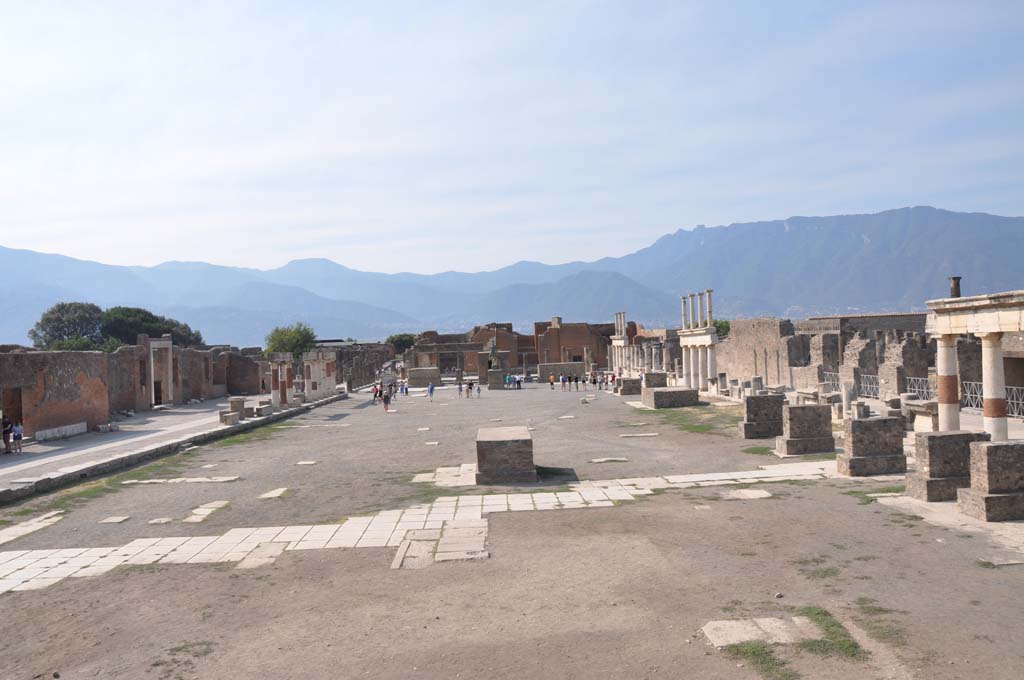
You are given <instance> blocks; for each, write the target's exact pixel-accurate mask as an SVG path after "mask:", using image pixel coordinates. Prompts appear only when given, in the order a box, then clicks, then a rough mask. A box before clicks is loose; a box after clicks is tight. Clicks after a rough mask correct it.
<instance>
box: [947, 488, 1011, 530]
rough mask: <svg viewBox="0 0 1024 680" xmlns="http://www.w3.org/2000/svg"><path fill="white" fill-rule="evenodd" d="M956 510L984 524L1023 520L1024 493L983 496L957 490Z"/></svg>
mask: <svg viewBox="0 0 1024 680" xmlns="http://www.w3.org/2000/svg"><path fill="white" fill-rule="evenodd" d="M957 509H958V510H960V512H962V513H963V514H965V515H967V516H968V517H974V518H975V519H980V520H984V521H986V522H1008V521H1012V520H1021V519H1024V493H1004V494H985V493H981V492H980V491H977V490H976V489H973V488H971V489H958V490H957Z"/></svg>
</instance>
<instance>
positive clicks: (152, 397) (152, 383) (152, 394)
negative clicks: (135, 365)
mask: <svg viewBox="0 0 1024 680" xmlns="http://www.w3.org/2000/svg"><path fill="white" fill-rule="evenodd" d="M148 363H149V366H148V369H149V405H150V406H154V405H155V404H156V373H154V371H155V370H156V367H155V366H154V363H155V362H154V360H153V348H152V347H150V349H149V362H148Z"/></svg>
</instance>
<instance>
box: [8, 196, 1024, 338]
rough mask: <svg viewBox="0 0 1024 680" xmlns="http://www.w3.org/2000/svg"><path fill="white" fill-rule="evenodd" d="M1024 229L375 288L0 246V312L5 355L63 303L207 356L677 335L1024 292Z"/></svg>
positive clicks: (933, 225) (854, 218)
mask: <svg viewBox="0 0 1024 680" xmlns="http://www.w3.org/2000/svg"><path fill="white" fill-rule="evenodd" d="M1022 252H1024V218H1022V217H1000V216H996V215H988V214H985V213H957V212H951V211H946V210H939V209H936V208H928V207H916V208H901V209H898V210H888V211H884V212H881V213H875V214H867V215H835V216H829V217H791V218H789V219H785V220H771V221H764V222H749V223H738V224H731V225H728V226H722V227H711V228H708V227H698V228H696V229H693V230H684V229H680V230H677V231H675V232H673V233H670V234H666V235H665V236H662V237H661V238H659V239H658V240H657V241H655V243H653V244H651V245H650V246H648V247H646V248H642V249H640V250H638V251H636V252H635V253H631V254H629V255H625V256H623V257H615V258H613V257H609V258H602V259H600V260H597V261H595V262H589V263H588V262H570V263H566V264H560V265H546V264H542V263H539V262H530V261H521V262H516V263H515V264H512V265H509V266H507V267H502V268H500V269H497V270H494V271H489V272H476V273H467V272H444V273H440V274H433V275H426V274H412V273H397V274H381V273H374V272H363V271H358V270H355V269H350V268H348V267H345V266H343V265H340V264H337V263H335V262H332V261H330V260H325V259H306V260H295V261H292V262H289V263H287V264H285V265H283V266H281V267H278V268H275V269H270V270H258V269H251V268H241V267H225V266H220V265H212V264H207V263H203V262H167V263H163V264H161V265H158V266H155V267H124V266H115V265H104V264H100V263H96V262H88V261H83V260H76V259H74V258H70V257H66V256H62V255H49V254H43V253H36V252H33V251H28V250H11V249H6V248H2V247H0V267H2V271H3V272H4V274H5V278H4V289H5V292H6V293H7V295H6V297H7V300H8V301H7V303H6V313H5V314H4V315H3V321H2V322H0V343H4V342H26V333H27V331H28V329H29V328H30V327H31V325H32V324H33V323H34V322H35V321H36V319H38V317H39V315H40V314H41V313H42V311H43V310H45V309H46V308H47V307H48V306H50V305H51V304H53V303H55V302H59V301H62V300H81V301H88V302H95V303H96V304H99V305H101V306H104V307H108V306H112V305H118V304H121V305H138V306H143V307H148V308H150V309H152V310H153V311H154V312H157V313H159V314H166V315H170V316H174V317H176V318H178V319H180V320H181V321H185V322H186V323H189V324H190V325H191V326H193V327H194V328H198V329H199V330H201V331H202V332H203V334H204V337H205V338H206V339H207V341H208V342H211V343H214V342H216V343H231V344H236V345H252V344H261V343H262V341H263V336H264V335H265V334H266V332H267V331H269V330H270V328H272V327H273V326H275V325H279V324H284V323H291V322H293V321H300V320H301V321H306V322H307V323H310V324H311V325H313V327H314V328H316V330H317V332H318V333H319V334H320V335H321V336H324V337H327V336H331V337H337V336H341V337H345V336H353V337H358V338H363V339H370V338H379V337H383V336H386V335H388V334H390V333H393V332H397V331H413V332H415V331H419V330H423V329H426V328H436V329H437V330H442V331H453V330H464V329H466V328H468V327H470V326H472V325H473V324H477V323H485V322H488V321H512V322H513V323H515V324H516V327H517V328H519V329H520V330H522V331H524V332H525V331H528V330H529V329H530V325H529V324H530V323H532V322H533V321H539V320H544V319H547V318H550V317H551V316H555V315H558V316H562V317H564V318H565V319H566V320H567V321H594V322H610V321H611V319H612V314H613V313H614V312H615V311H620V310H625V311H626V312H627V313H628V314H629V317H630V318H631V319H636V320H638V321H641V322H643V323H646V324H648V325H649V326H662V325H666V324H675V323H678V315H679V302H678V300H679V295H680V294H683V293H689V292H693V291H697V290H704V289H705V288H713V289H714V290H715V298H714V309H715V312H716V315H717V316H719V317H720V318H728V317H735V316H755V315H762V314H775V315H789V316H795V317H799V316H804V315H807V314H815V313H818V314H827V313H844V312H866V311H897V310H911V309H923V308H924V302H925V300H927V299H931V298H935V297H942V296H943V295H945V294H946V292H947V290H948V287H947V283H946V277H947V276H949V275H950V274H959V275H962V276H963V277H964V292H965V294H972V293H981V292H989V291H996V290H1007V289H1016V288H1024V267H1022V265H1021V256H1020V253H1022Z"/></svg>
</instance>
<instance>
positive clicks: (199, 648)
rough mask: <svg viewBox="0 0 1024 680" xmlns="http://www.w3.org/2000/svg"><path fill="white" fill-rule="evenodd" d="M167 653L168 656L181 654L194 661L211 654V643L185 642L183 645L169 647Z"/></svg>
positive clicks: (206, 641) (205, 641)
mask: <svg viewBox="0 0 1024 680" xmlns="http://www.w3.org/2000/svg"><path fill="white" fill-rule="evenodd" d="M167 651H168V652H169V653H170V654H182V655H187V656H191V657H193V658H195V659H201V658H202V657H204V656H207V655H209V654H210V653H211V652H213V643H212V642H210V641H209V640H199V641H198V642H186V643H185V644H183V645H178V646H177V647H171V648H170V649H169V650H167Z"/></svg>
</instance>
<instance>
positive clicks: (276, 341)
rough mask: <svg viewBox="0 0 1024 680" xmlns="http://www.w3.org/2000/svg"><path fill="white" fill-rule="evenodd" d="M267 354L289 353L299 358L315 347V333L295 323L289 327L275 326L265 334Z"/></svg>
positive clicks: (302, 324)
mask: <svg viewBox="0 0 1024 680" xmlns="http://www.w3.org/2000/svg"><path fill="white" fill-rule="evenodd" d="M266 343H267V352H290V353H291V354H292V355H293V356H299V355H301V354H302V353H303V352H308V351H309V350H311V349H313V348H314V347H315V346H316V332H315V331H314V330H313V329H312V327H310V326H308V325H306V324H304V323H302V322H301V321H297V322H295V323H293V324H292V325H291V326H276V327H275V328H274V330H272V331H270V332H269V333H267V338H266Z"/></svg>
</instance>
